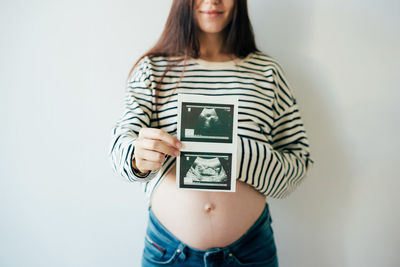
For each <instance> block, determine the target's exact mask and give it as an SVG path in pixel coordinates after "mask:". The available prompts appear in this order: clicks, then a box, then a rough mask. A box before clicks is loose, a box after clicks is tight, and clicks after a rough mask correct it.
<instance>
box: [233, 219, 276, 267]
mask: <svg viewBox="0 0 400 267" xmlns="http://www.w3.org/2000/svg"><path fill="white" fill-rule="evenodd" d="M230 257H231V258H232V260H233V261H234V262H235V263H236V264H237V265H239V266H277V265H276V261H277V250H276V244H275V238H274V233H273V230H272V227H271V224H270V223H269V222H268V221H266V222H264V223H263V224H262V225H260V226H259V227H257V229H255V230H254V232H253V233H252V234H251V235H249V236H248V238H246V239H244V240H243V241H242V242H241V243H240V244H239V246H238V247H235V248H233V249H232V250H231V254H230Z"/></svg>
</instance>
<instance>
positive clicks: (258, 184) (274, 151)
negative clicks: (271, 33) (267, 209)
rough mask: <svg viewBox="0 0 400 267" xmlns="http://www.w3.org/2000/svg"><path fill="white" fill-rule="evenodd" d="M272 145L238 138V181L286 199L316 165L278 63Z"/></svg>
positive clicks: (297, 111)
mask: <svg viewBox="0 0 400 267" xmlns="http://www.w3.org/2000/svg"><path fill="white" fill-rule="evenodd" d="M275 64H276V67H275V71H274V75H273V76H274V79H275V85H276V88H275V98H274V103H273V105H272V110H273V124H272V129H271V132H270V138H269V140H271V141H270V142H264V141H262V140H259V139H255V138H251V137H249V136H243V135H240V134H239V139H238V145H239V148H240V151H239V157H238V158H239V159H238V162H239V166H240V169H239V180H241V181H243V182H246V183H248V184H250V185H252V186H254V187H255V188H256V190H257V191H259V192H260V193H262V194H264V195H265V196H270V197H273V198H285V197H287V196H288V195H289V194H290V193H291V192H293V191H294V190H295V189H296V188H297V187H298V185H299V184H300V183H301V182H302V181H303V179H304V178H305V177H306V175H307V173H308V172H309V170H310V168H311V166H312V164H313V163H314V161H313V159H312V158H311V155H310V149H309V142H308V138H307V134H306V130H305V128H304V124H303V121H302V118H301V114H300V111H299V109H298V106H297V104H296V100H295V98H294V96H293V94H292V92H291V90H290V88H289V85H288V82H287V80H286V78H285V76H284V72H283V71H282V69H281V68H280V66H279V65H278V63H276V62H275Z"/></svg>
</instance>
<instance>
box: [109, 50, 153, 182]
mask: <svg viewBox="0 0 400 267" xmlns="http://www.w3.org/2000/svg"><path fill="white" fill-rule="evenodd" d="M153 93H154V92H153V76H152V71H151V65H150V61H149V59H148V58H147V57H145V58H143V59H141V61H140V62H139V63H138V65H137V66H136V67H135V69H134V70H133V71H132V73H131V75H130V77H129V79H128V82H127V84H126V95H125V104H124V113H123V115H122V116H121V118H120V119H119V120H118V121H117V122H116V124H115V125H114V126H113V127H112V129H111V141H110V144H109V150H108V155H109V157H110V160H111V165H112V168H113V170H114V172H115V173H117V174H119V175H121V176H123V177H125V178H126V179H128V180H129V181H131V182H134V181H142V182H145V181H148V180H151V179H153V178H154V177H155V175H156V174H157V172H156V171H152V172H148V173H147V174H146V175H143V176H140V175H139V172H137V171H136V170H134V168H133V167H134V166H132V157H133V154H134V149H135V141H136V139H137V137H138V136H139V131H140V129H141V128H143V127H145V128H148V127H150V120H151V116H152V110H153V100H154V97H153ZM135 172H136V173H137V174H135Z"/></svg>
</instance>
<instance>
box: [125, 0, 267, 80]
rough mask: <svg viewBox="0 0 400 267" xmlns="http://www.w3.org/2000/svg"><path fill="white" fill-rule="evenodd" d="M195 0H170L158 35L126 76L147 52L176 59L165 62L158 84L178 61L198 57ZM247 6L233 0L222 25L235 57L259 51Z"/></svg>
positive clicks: (225, 42) (240, 1) (226, 41)
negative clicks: (230, 16) (165, 19)
mask: <svg viewBox="0 0 400 267" xmlns="http://www.w3.org/2000/svg"><path fill="white" fill-rule="evenodd" d="M194 2H195V0H173V2H172V6H171V9H170V12H169V15H168V18H167V22H166V24H165V27H164V30H163V32H162V34H161V36H160V38H159V39H158V41H157V43H156V44H155V45H154V46H153V47H152V48H151V49H150V50H148V51H147V52H146V53H145V54H143V55H142V56H141V57H140V58H139V59H138V60H137V61H136V63H135V64H134V66H133V67H132V69H131V70H130V72H129V74H128V78H129V76H130V75H131V73H132V71H133V70H134V69H135V67H136V65H137V64H138V62H139V61H140V60H141V59H142V58H144V57H146V56H149V57H152V56H165V57H178V60H177V61H173V62H172V63H171V64H168V65H167V67H166V68H165V70H164V72H163V74H162V77H161V80H160V82H159V83H160V84H161V82H162V80H163V78H164V75H165V74H166V73H167V72H168V70H170V69H171V68H172V67H173V66H176V65H178V64H179V62H180V61H182V60H184V61H186V60H187V59H188V58H189V57H192V58H198V57H199V50H200V43H199V40H198V35H197V23H196V20H195V18H194ZM247 10H248V9H247V0H235V3H234V7H233V14H232V19H231V21H230V22H229V24H228V25H227V26H226V27H225V29H224V36H225V38H224V47H226V48H227V51H228V52H229V53H230V54H233V55H235V56H236V57H238V58H244V57H246V56H247V55H248V54H249V53H251V52H256V51H260V50H258V49H257V47H256V43H255V39H254V33H253V28H252V26H251V23H250V19H249V15H248V11H247ZM179 59H180V60H179ZM184 65H185V64H184ZM183 73H184V69H183V71H182V73H181V77H180V80H179V82H180V81H181V80H182V77H183ZM179 82H178V84H179ZM177 86H178V85H177Z"/></svg>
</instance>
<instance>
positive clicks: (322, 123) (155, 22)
mask: <svg viewBox="0 0 400 267" xmlns="http://www.w3.org/2000/svg"><path fill="white" fill-rule="evenodd" d="M170 4H171V0H152V1H133V0H131V1H128V0H113V1H105V0H97V1H93V0H91V1H82V0H80V1H78V0H70V1H49V0H47V1H46V0H37V1H21V0H12V1H11V0H3V1H1V2H0V27H1V28H0V29H1V35H0V38H1V39H0V48H1V49H0V59H1V60H0V68H1V69H0V78H1V79H0V88H1V91H0V92H1V95H0V99H1V104H0V114H1V122H2V123H1V124H2V127H1V141H0V144H1V150H0V175H1V179H0V212H1V217H0V266H6V267H13V266H29V267H34V266H41V267H42V266H46V267H47V266H49V267H50V266H58V267H64V266H84V267H103V266H104V267H106V266H113V267H117V266H118V267H124V266H139V261H140V256H141V250H142V248H143V234H144V230H145V227H146V224H147V217H146V215H147V214H146V212H147V211H146V207H145V203H144V198H143V195H142V192H141V191H140V187H139V185H138V184H134V183H129V182H127V181H125V180H123V178H120V177H118V176H116V175H115V174H114V173H113V172H112V169H111V165H110V162H109V159H108V158H107V155H106V152H107V146H108V142H109V131H110V129H111V126H112V125H113V123H114V122H115V121H116V119H117V118H118V117H119V116H120V114H121V112H122V105H123V95H124V88H123V86H124V81H125V78H126V75H127V74H128V71H129V70H130V67H131V66H132V64H133V63H134V62H135V61H136V59H137V58H138V57H139V56H140V55H141V54H142V53H144V52H145V51H146V50H147V49H148V48H150V46H152V45H153V44H154V43H155V41H156V40H157V38H158V36H159V35H160V33H161V31H162V29H163V26H164V22H165V20H166V18H167V15H168V11H169V7H170ZM249 8H250V16H251V19H252V23H253V26H254V29H255V34H256V39H257V43H258V46H259V47H260V48H261V49H262V50H263V51H264V52H266V53H267V54H270V55H272V56H274V57H275V58H276V59H278V61H280V63H281V65H282V66H283V68H284V70H285V71H286V73H287V76H288V79H289V82H290V83H291V84H292V90H293V92H294V94H295V96H296V97H297V99H298V103H299V106H300V109H301V111H302V114H303V117H304V122H305V125H306V128H307V130H308V134H309V137H310V142H311V150H312V153H313V157H314V159H315V161H316V165H315V167H314V169H313V170H312V172H311V174H310V175H309V177H308V178H307V180H305V181H304V183H303V184H302V185H301V187H299V188H298V190H297V191H296V192H294V193H293V194H292V195H291V196H290V197H289V198H287V199H284V200H275V199H269V202H270V205H271V213H272V216H273V227H274V231H275V238H276V242H277V246H278V253H279V260H280V263H281V266H282V267H291V266H296V267H310V266H311V267H314V266H315V267H325V266H332V267H336V266H340V267H353V266H354V267H358V266H363V267H376V266H380V267H386V266H387V267H389V266H390V267H394V266H400V255H399V251H400V230H399V225H400V209H399V207H398V204H399V202H400V196H399V193H398V189H399V187H400V175H399V174H398V173H397V171H398V170H399V167H398V166H399V165H398V159H399V157H398V151H399V150H400V147H399V140H398V136H399V134H398V133H399V130H400V127H399V119H398V115H400V114H399V110H398V101H399V97H400V93H399V91H398V90H399V85H398V84H399V82H398V77H399V65H398V64H399V59H400V53H399V47H400V35H399V26H400V16H399V15H400V2H399V1H397V0H384V1H372V0H364V1H362V0H335V1H334V0H331V1H323V0H319V1H313V0H303V1H295V0H287V1H272V0H270V1H262V0H249Z"/></svg>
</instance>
